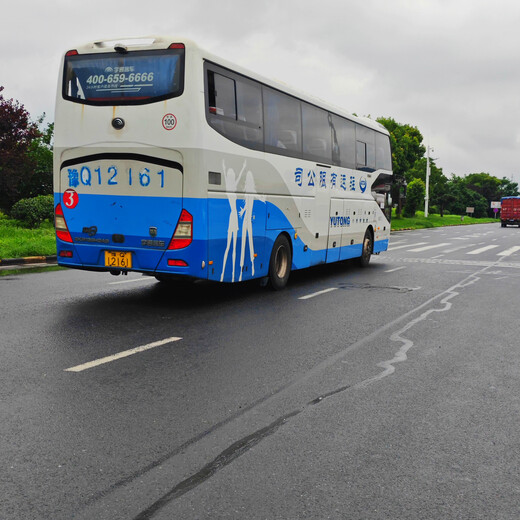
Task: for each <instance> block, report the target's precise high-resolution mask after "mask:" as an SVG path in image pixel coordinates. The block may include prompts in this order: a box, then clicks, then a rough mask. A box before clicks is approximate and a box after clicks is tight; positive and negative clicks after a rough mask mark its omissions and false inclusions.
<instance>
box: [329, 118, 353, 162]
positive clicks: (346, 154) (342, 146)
mask: <svg viewBox="0 0 520 520" xmlns="http://www.w3.org/2000/svg"><path fill="white" fill-rule="evenodd" d="M331 125H332V136H333V143H334V148H333V152H332V155H333V156H332V160H333V163H334V164H335V165H336V166H342V167H343V168H355V167H356V125H355V123H354V122H353V121H349V120H348V119H345V118H343V117H339V116H336V115H332V116H331Z"/></svg>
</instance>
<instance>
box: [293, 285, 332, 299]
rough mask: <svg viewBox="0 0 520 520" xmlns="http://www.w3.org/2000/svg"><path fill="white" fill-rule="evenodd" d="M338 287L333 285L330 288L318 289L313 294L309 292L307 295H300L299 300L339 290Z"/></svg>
mask: <svg viewBox="0 0 520 520" xmlns="http://www.w3.org/2000/svg"><path fill="white" fill-rule="evenodd" d="M337 290H338V288H337V287H331V288H330V289H323V291H318V292H315V293H312V294H307V295H306V296H300V297H299V298H298V300H308V299H309V298H314V297H315V296H320V295H321V294H325V293H328V292H331V291H337Z"/></svg>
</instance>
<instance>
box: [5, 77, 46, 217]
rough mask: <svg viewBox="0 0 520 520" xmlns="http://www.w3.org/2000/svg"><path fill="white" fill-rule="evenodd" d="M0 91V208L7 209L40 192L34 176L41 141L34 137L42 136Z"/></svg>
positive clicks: (13, 101)
mask: <svg viewBox="0 0 520 520" xmlns="http://www.w3.org/2000/svg"><path fill="white" fill-rule="evenodd" d="M3 90H4V87H2V86H0V208H2V209H4V210H7V211H9V210H10V209H11V207H12V206H13V204H14V203H15V202H16V201H18V200H20V199H22V198H26V197H30V196H34V195H38V194H39V193H41V191H40V189H39V186H38V183H37V181H36V180H35V179H34V177H35V172H36V171H37V168H38V159H39V154H38V153H37V149H38V146H41V143H40V144H38V142H36V144H35V140H36V139H38V138H40V137H41V138H43V137H42V134H41V133H40V132H39V130H38V125H37V124H36V123H34V122H32V121H31V119H30V116H29V112H28V111H27V110H26V109H25V107H24V106H23V105H22V104H20V103H19V102H18V101H15V100H13V99H5V98H4V97H3V95H2V94H1V92H2V91H3ZM47 130H50V127H48V129H47ZM51 133H52V131H51ZM43 164H44V163H42V168H44V169H47V167H45V166H43ZM51 171H52V168H51ZM35 182H36V184H35Z"/></svg>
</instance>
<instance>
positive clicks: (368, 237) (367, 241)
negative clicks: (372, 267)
mask: <svg viewBox="0 0 520 520" xmlns="http://www.w3.org/2000/svg"><path fill="white" fill-rule="evenodd" d="M373 251H374V236H373V235H372V231H371V230H370V229H367V230H366V231H365V237H364V238H363V249H362V252H361V256H360V257H359V265H360V266H361V267H367V266H368V264H369V263H370V257H371V256H372V252H373Z"/></svg>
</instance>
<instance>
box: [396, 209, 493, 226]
mask: <svg viewBox="0 0 520 520" xmlns="http://www.w3.org/2000/svg"><path fill="white" fill-rule="evenodd" d="M488 222H495V223H496V224H497V225H498V224H499V223H500V220H499V219H494V218H473V217H467V216H465V217H464V219H463V220H462V219H461V217H460V215H444V217H441V216H440V215H432V214H430V215H428V217H427V218H426V217H425V216H424V212H423V211H417V213H416V214H415V217H413V218H405V217H401V218H397V217H396V216H395V210H394V212H393V213H392V230H393V231H399V230H400V229H423V228H433V227H443V226H460V225H468V224H486V223H488Z"/></svg>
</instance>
